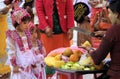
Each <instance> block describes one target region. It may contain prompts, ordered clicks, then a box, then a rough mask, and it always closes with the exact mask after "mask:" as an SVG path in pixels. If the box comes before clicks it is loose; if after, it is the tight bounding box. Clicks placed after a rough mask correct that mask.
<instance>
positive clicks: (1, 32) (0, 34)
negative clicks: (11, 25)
mask: <svg viewBox="0 0 120 79" xmlns="http://www.w3.org/2000/svg"><path fill="white" fill-rule="evenodd" d="M11 3H12V0H4V1H3V0H1V1H0V62H3V63H5V60H4V59H6V56H7V53H6V35H5V32H6V31H7V30H8V23H7V13H8V12H9V9H10V8H11V7H12V5H11ZM2 58H3V60H2Z"/></svg>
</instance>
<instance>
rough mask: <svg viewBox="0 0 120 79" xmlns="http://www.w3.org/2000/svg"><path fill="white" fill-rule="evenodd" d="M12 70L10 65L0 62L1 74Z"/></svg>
mask: <svg viewBox="0 0 120 79" xmlns="http://www.w3.org/2000/svg"><path fill="white" fill-rule="evenodd" d="M9 72H10V66H9V65H5V64H2V63H0V75H4V74H7V73H9Z"/></svg>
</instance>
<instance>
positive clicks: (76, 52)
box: [73, 50, 82, 57]
mask: <svg viewBox="0 0 120 79" xmlns="http://www.w3.org/2000/svg"><path fill="white" fill-rule="evenodd" d="M73 53H74V54H76V55H77V56H78V57H81V55H82V52H81V51H80V50H73Z"/></svg>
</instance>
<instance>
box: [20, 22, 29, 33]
mask: <svg viewBox="0 0 120 79" xmlns="http://www.w3.org/2000/svg"><path fill="white" fill-rule="evenodd" d="M29 22H30V21H24V22H21V23H20V30H21V31H25V30H27V29H28V26H29Z"/></svg>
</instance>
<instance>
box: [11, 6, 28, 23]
mask: <svg viewBox="0 0 120 79" xmlns="http://www.w3.org/2000/svg"><path fill="white" fill-rule="evenodd" d="M25 16H28V17H30V14H29V13H28V12H27V11H26V10H25V9H22V8H18V9H16V10H13V11H12V14H11V18H12V23H13V24H14V23H15V22H17V23H18V24H20V23H21V19H22V18H23V17H25Z"/></svg>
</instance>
